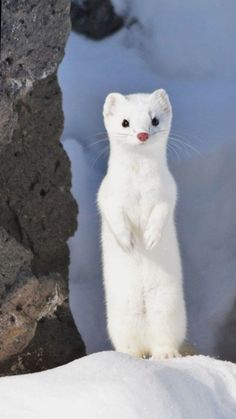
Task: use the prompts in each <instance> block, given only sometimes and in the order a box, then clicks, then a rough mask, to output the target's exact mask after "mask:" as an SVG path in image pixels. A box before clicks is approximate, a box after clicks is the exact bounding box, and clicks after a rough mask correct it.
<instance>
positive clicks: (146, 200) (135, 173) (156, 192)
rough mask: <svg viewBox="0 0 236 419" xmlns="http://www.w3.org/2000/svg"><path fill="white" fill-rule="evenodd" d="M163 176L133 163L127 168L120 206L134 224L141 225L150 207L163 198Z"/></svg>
mask: <svg viewBox="0 0 236 419" xmlns="http://www.w3.org/2000/svg"><path fill="white" fill-rule="evenodd" d="M124 175H125V173H124ZM164 178H165V176H164V174H163V175H162V174H161V173H158V172H157V171H155V170H150V168H149V167H146V166H143V167H140V165H135V164H134V165H133V167H132V166H131V167H130V168H129V171H128V172H127V173H126V176H124V179H123V185H122V189H123V193H122V195H123V199H122V200H123V202H122V206H123V207H124V209H125V212H126V214H127V215H128V217H129V219H130V221H131V222H132V223H133V224H134V225H136V226H138V227H142V226H143V224H144V223H145V220H146V219H147V218H148V216H149V214H150V211H151V208H152V207H153V206H154V205H156V204H157V203H158V202H161V201H162V200H163V199H164V195H165V185H164V183H165V179H164Z"/></svg>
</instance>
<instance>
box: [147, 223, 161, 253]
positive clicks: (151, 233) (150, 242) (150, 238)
mask: <svg viewBox="0 0 236 419" xmlns="http://www.w3.org/2000/svg"><path fill="white" fill-rule="evenodd" d="M160 240H161V231H160V230H158V229H157V228H155V229H154V228H153V227H147V228H146V230H145V232H144V245H145V247H146V249H147V250H151V249H153V247H155V246H156V245H157V244H158V243H159V241H160Z"/></svg>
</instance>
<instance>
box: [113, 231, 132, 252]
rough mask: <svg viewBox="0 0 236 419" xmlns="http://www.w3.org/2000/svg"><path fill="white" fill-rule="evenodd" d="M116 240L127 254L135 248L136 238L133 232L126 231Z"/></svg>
mask: <svg viewBox="0 0 236 419" xmlns="http://www.w3.org/2000/svg"><path fill="white" fill-rule="evenodd" d="M116 240H117V242H118V244H119V245H120V247H121V248H122V249H123V250H124V251H125V252H131V250H133V248H134V236H133V234H132V232H131V231H129V230H125V231H123V232H122V233H121V234H119V235H118V237H116Z"/></svg>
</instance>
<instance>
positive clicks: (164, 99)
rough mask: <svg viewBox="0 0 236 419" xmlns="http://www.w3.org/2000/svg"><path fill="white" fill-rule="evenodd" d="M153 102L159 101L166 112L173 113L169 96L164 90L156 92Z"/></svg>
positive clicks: (152, 95)
mask: <svg viewBox="0 0 236 419" xmlns="http://www.w3.org/2000/svg"><path fill="white" fill-rule="evenodd" d="M151 100H152V101H158V102H159V103H160V105H161V107H162V109H163V111H164V112H171V104H170V100H169V96H168V94H167V93H166V91H165V90H164V89H158V90H155V92H153V93H152V94H151Z"/></svg>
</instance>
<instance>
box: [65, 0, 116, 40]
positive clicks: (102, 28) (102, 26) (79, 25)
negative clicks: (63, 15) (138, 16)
mask: <svg viewBox="0 0 236 419" xmlns="http://www.w3.org/2000/svg"><path fill="white" fill-rule="evenodd" d="M71 21H72V28H73V30H74V31H75V32H78V33H81V34H84V35H86V36H88V37H89V38H92V39H97V40H99V39H103V38H105V37H106V36H108V35H111V34H112V33H114V32H116V31H118V30H119V29H121V28H122V26H123V24H124V22H123V18H122V17H120V16H117V15H116V13H115V11H114V8H113V6H112V3H111V2H110V0H84V1H83V2H81V1H80V2H78V1H77V2H76V1H72V3H71Z"/></svg>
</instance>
